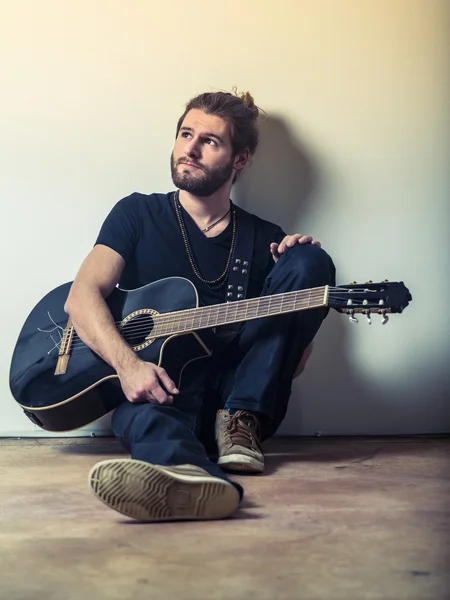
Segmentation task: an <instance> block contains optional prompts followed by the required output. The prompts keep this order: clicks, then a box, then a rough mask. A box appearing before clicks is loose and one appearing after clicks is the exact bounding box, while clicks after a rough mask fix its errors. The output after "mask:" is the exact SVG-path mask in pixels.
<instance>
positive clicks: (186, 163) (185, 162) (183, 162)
mask: <svg viewBox="0 0 450 600" xmlns="http://www.w3.org/2000/svg"><path fill="white" fill-rule="evenodd" d="M177 165H192V166H193V167H197V168H198V169H202V171H203V167H202V165H200V164H199V163H198V162H195V161H194V160H183V159H181V158H180V159H179V160H178V162H177Z"/></svg>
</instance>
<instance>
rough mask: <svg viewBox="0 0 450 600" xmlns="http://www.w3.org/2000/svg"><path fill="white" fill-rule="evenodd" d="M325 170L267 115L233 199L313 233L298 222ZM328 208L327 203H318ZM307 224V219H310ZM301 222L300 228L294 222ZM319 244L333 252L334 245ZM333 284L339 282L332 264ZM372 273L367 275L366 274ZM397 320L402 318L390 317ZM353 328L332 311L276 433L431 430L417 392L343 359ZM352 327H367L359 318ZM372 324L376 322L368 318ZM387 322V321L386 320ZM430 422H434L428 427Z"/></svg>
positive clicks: (444, 415)
mask: <svg viewBox="0 0 450 600" xmlns="http://www.w3.org/2000/svg"><path fill="white" fill-rule="evenodd" d="M323 177H324V174H323V173H322V172H321V169H320V167H319V164H318V162H317V161H316V160H315V159H314V157H312V156H311V154H310V153H309V152H308V150H307V149H306V148H305V147H304V146H303V145H302V143H301V142H300V141H299V140H297V139H294V138H293V137H292V135H291V134H290V132H289V130H288V128H287V126H286V124H285V123H284V121H283V120H282V119H281V118H278V117H275V118H274V117H270V118H268V119H267V120H265V121H264V122H263V123H262V124H261V126H260V145H259V147H258V150H257V153H256V156H255V158H254V160H253V164H252V165H251V166H250V168H249V169H247V170H246V172H245V173H244V174H243V175H242V177H241V178H240V180H239V181H238V182H237V183H236V185H235V186H234V189H233V200H234V201H235V202H236V204H238V205H239V206H241V207H242V208H245V209H246V210H248V211H249V212H251V213H255V214H257V215H258V216H260V217H262V218H264V219H267V220H269V221H273V222H275V223H277V224H278V225H280V226H281V227H282V228H283V229H284V231H286V232H287V233H296V231H294V230H293V229H294V228H296V227H300V231H299V233H304V234H311V235H314V231H303V230H302V229H301V223H302V221H304V220H305V219H306V217H307V216H308V211H309V210H310V208H311V207H312V206H314V211H315V212H317V204H318V203H319V204H320V203H321V202H323V200H322V199H321V196H320V186H321V181H322V180H323ZM324 208H326V207H324ZM308 221H309V219H308ZM299 224H300V225H299ZM321 241H322V243H323V247H324V249H326V250H327V251H328V252H329V253H330V255H331V256H333V249H332V248H327V244H326V240H321ZM336 271H337V284H338V285H339V284H341V285H345V283H349V282H344V281H341V278H340V276H339V265H338V264H336ZM369 276H370V274H368V277H369ZM395 318H403V317H401V316H398V317H397V316H396V317H395ZM351 327H354V325H351V324H350V323H349V322H348V320H347V318H346V317H345V316H344V315H340V314H338V313H336V312H335V311H334V310H331V311H330V314H329V316H328V317H327V319H326V320H325V321H324V323H323V325H322V327H321V329H320V330H319V333H318V334H317V336H316V339H315V349H314V352H313V354H312V357H311V359H310V360H309V362H308V364H307V367H306V371H305V373H304V374H303V375H302V376H301V377H300V378H298V379H297V380H295V382H294V384H293V394H292V396H291V402H290V405H289V410H288V414H287V415H286V419H285V421H284V423H283V424H282V426H281V428H280V430H279V434H282V435H283V434H289V435H290V434H299V433H302V434H307V435H311V434H314V433H319V432H320V433H321V434H324V435H339V434H341V435H345V434H347V435H364V434H369V435H372V434H380V435H381V434H386V435H390V434H401V433H410V432H413V431H414V430H415V429H417V423H422V424H423V426H424V427H425V428H426V427H427V423H430V430H433V429H434V430H435V428H436V415H434V418H433V417H432V416H430V414H429V411H427V407H426V403H425V402H423V401H422V400H421V398H420V397H416V398H414V395H416V396H417V393H419V390H417V389H416V390H411V389H408V388H407V389H405V388H404V387H403V389H398V388H394V387H388V389H387V390H386V385H383V383H384V381H383V377H382V374H380V377H379V378H378V379H375V380H373V379H370V380H369V379H368V378H366V377H365V376H364V375H362V374H360V373H358V372H357V371H356V370H355V368H354V367H353V366H352V364H351V361H350V360H349V355H350V354H349V352H350V344H351V336H352V334H351V329H350V328H351ZM358 327H368V325H367V324H366V322H365V318H364V317H361V318H360V324H359V325H358ZM371 327H381V324H380V323H379V322H378V321H377V319H374V323H373V325H371ZM387 327H389V325H387ZM444 388H445V389H448V386H447V387H446V386H443V394H442V403H441V406H442V409H441V414H440V417H441V420H442V427H443V432H445V431H448V430H449V429H450V427H449V409H448V403H447V402H445V398H444V396H445V394H444ZM433 423H434V425H433Z"/></svg>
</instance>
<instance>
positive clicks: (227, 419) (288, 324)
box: [65, 92, 335, 521]
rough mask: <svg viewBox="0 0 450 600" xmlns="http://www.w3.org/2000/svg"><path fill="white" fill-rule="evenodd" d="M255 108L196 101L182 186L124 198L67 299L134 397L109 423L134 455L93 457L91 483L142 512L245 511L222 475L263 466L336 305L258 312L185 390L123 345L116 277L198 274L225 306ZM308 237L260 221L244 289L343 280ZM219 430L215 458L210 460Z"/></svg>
mask: <svg viewBox="0 0 450 600" xmlns="http://www.w3.org/2000/svg"><path fill="white" fill-rule="evenodd" d="M257 116H258V109H257V108H256V106H255V105H254V103H253V99H252V98H251V96H250V95H249V94H248V93H247V94H244V95H243V96H241V97H238V96H236V95H233V94H226V93H222V92H218V93H207V94H202V95H200V96H198V97H196V98H194V99H192V100H191V101H190V102H189V103H188V104H187V107H186V110H185V112H184V114H183V115H182V117H181V118H180V119H179V122H178V126H177V132H176V141H175V145H174V149H173V153H172V156H171V169H172V179H173V182H174V184H175V186H176V188H177V190H176V192H171V193H169V194H152V195H149V196H147V195H143V194H132V195H131V196H129V197H127V198H124V199H123V200H121V201H120V202H118V203H117V204H116V206H115V207H114V208H113V209H112V211H111V213H110V214H109V216H108V217H107V219H106V220H105V222H104V224H103V226H102V229H101V231H100V234H99V236H98V238H97V241H96V244H95V246H94V248H93V250H92V251H91V253H90V254H89V255H88V256H87V258H86V259H85V261H84V262H83V264H82V266H81V268H80V270H79V272H78V274H77V276H76V279H75V281H74V284H73V286H72V288H71V291H70V294H69V297H68V299H67V303H66V307H65V308H66V311H67V312H68V313H69V314H70V316H71V317H72V320H73V323H74V326H75V329H76V330H77V332H78V334H79V335H80V337H81V338H82V339H83V340H84V341H85V342H86V343H87V344H88V345H89V346H90V347H91V348H92V349H93V350H94V351H95V352H96V353H97V354H99V355H100V356H101V357H102V358H103V359H104V360H105V361H106V362H108V363H109V364H110V365H111V366H112V367H113V368H114V369H115V371H116V372H117V374H118V377H119V380H120V384H121V386H122V390H123V393H124V395H125V397H126V400H127V401H125V402H124V403H123V404H122V405H120V406H119V407H118V408H117V409H116V410H115V412H114V414H113V418H112V427H113V431H114V434H115V435H116V436H117V438H118V439H119V440H120V441H121V442H122V443H123V445H124V446H125V447H126V448H127V449H128V450H129V451H130V452H131V459H112V460H106V461H102V462H100V463H98V464H97V465H95V466H94V467H93V468H92V470H91V473H90V483H91V487H92V489H93V491H94V492H95V494H96V495H97V496H98V497H99V498H100V500H102V501H103V502H104V503H106V504H107V505H108V506H109V507H111V508H113V509H115V510H117V511H119V512H121V513H123V514H125V515H127V516H129V517H132V518H135V519H139V520H145V521H164V520H175V519H217V518H225V517H229V516H231V515H232V514H233V513H234V512H235V511H236V510H237V508H238V507H239V504H240V501H241V499H242V495H243V489H242V487H241V486H240V485H239V484H238V483H236V482H233V481H230V480H229V479H228V478H227V476H226V474H225V471H231V472H236V471H237V472H241V473H243V472H244V473H245V472H253V473H255V472H257V473H260V472H262V471H263V469H264V455H263V452H262V448H261V441H262V440H263V439H265V438H267V437H269V436H270V435H272V434H273V433H275V431H276V430H277V428H278V427H279V425H280V423H281V422H282V420H283V418H284V416H285V413H286V408H287V404H288V400H289V396H290V391H291V384H292V379H293V377H294V375H295V372H296V369H298V366H299V364H300V365H301V359H302V356H304V353H305V350H306V349H307V348H308V347H309V346H310V343H311V341H312V340H313V338H314V336H315V334H316V333H317V331H318V329H319V327H320V325H321V323H322V321H323V319H324V318H325V316H326V314H327V309H326V308H316V309H313V310H309V311H303V312H294V313H289V314H283V315H277V316H273V317H268V318H265V319H256V320H250V321H248V322H246V323H244V324H242V327H241V328H240V331H239V332H237V333H235V334H234V335H231V336H230V335H222V334H224V333H225V334H226V333H227V332H219V331H218V332H217V335H216V341H215V348H214V352H213V355H212V359H208V360H207V361H203V360H200V361H193V362H192V364H189V365H188V366H187V368H186V371H185V373H184V374H183V380H182V385H181V386H180V387H181V389H177V387H176V384H175V382H174V381H172V379H171V377H170V375H169V374H168V373H167V372H166V371H165V370H164V369H163V368H162V367H159V366H157V365H155V364H152V363H149V362H143V361H142V360H141V359H140V358H139V356H138V355H137V354H136V353H135V352H134V351H133V350H132V349H131V348H130V347H129V346H128V345H127V344H126V343H125V342H124V340H123V339H122V337H121V336H120V334H119V333H118V331H117V328H116V326H115V324H114V322H113V319H112V316H111V313H110V311H109V309H108V307H107V305H106V303H105V300H104V299H105V298H106V297H107V296H108V295H109V294H110V293H111V291H112V290H113V288H114V287H115V286H116V284H117V283H119V284H120V287H122V288H124V289H134V288H137V287H141V286H143V285H145V284H147V283H149V282H152V281H156V280H158V279H162V278H165V277H169V276H181V277H185V278H187V279H190V280H191V281H192V282H193V283H194V284H195V286H196V288H197V290H198V293H199V296H200V299H201V301H202V302H203V303H204V304H217V303H223V302H225V301H226V293H227V280H228V274H229V272H230V269H231V267H232V265H231V258H232V256H233V250H234V245H235V243H236V232H237V228H238V227H239V224H240V223H241V221H242V217H243V215H244V212H245V211H243V210H242V209H240V208H239V207H236V206H234V204H233V203H232V202H231V200H230V191H231V187H232V185H233V183H234V182H235V181H236V178H237V176H238V174H239V173H240V172H241V171H242V169H243V168H244V167H245V165H246V163H247V162H248V159H249V157H250V156H251V155H252V154H253V153H254V152H255V150H256V146H257V143H258V130H257V123H256V120H257ZM310 242H312V238H310V237H305V236H301V235H299V234H295V235H291V236H286V234H285V233H284V232H283V231H282V230H281V228H280V227H278V226H277V225H274V224H272V223H269V222H268V221H264V220H262V219H259V218H258V217H254V245H253V256H252V260H251V264H250V277H249V282H248V290H247V297H249V298H251V297H258V296H261V295H272V294H277V293H281V292H287V291H291V290H298V289H303V288H311V287H316V286H322V285H328V284H330V285H334V277H335V269H334V265H333V263H332V261H331V259H330V257H329V256H328V255H327V254H326V253H325V252H324V251H323V250H322V249H321V248H320V244H318V243H310ZM219 333H220V335H219ZM228 333H229V332H228ZM171 343H173V342H171ZM208 361H209V364H206V363H208ZM213 430H214V434H213V435H212V432H213ZM213 437H215V440H216V442H217V453H218V459H217V463H216V462H214V461H212V460H210V458H209V456H208V450H209V451H210V452H211V442H214V439H212V438H213Z"/></svg>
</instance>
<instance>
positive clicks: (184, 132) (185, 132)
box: [181, 131, 191, 138]
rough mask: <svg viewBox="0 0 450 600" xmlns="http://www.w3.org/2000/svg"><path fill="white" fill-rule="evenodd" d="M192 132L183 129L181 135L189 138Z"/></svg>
mask: <svg viewBox="0 0 450 600" xmlns="http://www.w3.org/2000/svg"><path fill="white" fill-rule="evenodd" d="M190 135H191V134H190V133H189V132H188V131H183V133H182V134H181V137H184V138H187V137H189V136H190Z"/></svg>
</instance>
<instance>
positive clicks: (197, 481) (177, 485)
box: [89, 458, 240, 521]
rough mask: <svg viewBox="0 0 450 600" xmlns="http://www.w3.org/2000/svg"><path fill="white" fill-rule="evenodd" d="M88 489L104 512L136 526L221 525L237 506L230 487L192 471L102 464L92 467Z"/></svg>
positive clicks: (118, 461) (126, 461)
mask: <svg viewBox="0 0 450 600" xmlns="http://www.w3.org/2000/svg"><path fill="white" fill-rule="evenodd" d="M89 483H90V485H91V488H92V490H93V492H94V494H95V495H96V496H97V497H98V498H99V499H100V500H101V501H102V502H104V503H105V504H106V505H107V506H109V507H110V508H112V509H114V510H117V511H118V512H120V513H122V514H123V515H126V516H127V517H131V518H133V519H138V520H139V521H175V520H180V519H182V520H193V519H225V518H227V517H230V516H231V515H232V514H233V513H234V512H235V511H236V510H237V509H238V507H239V503H240V497H239V492H238V491H237V489H236V487H235V486H234V485H232V484H231V483H230V482H229V481H225V479H220V478H219V477H214V476H213V475H210V474H209V473H207V471H204V470H203V469H201V468H200V467H196V466H194V465H177V466H173V467H163V466H160V465H152V464H150V463H147V462H144V461H141V460H134V459H130V458H115V459H110V460H103V461H101V462H98V463H97V464H96V465H94V466H93V467H92V469H91V471H90V473H89Z"/></svg>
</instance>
